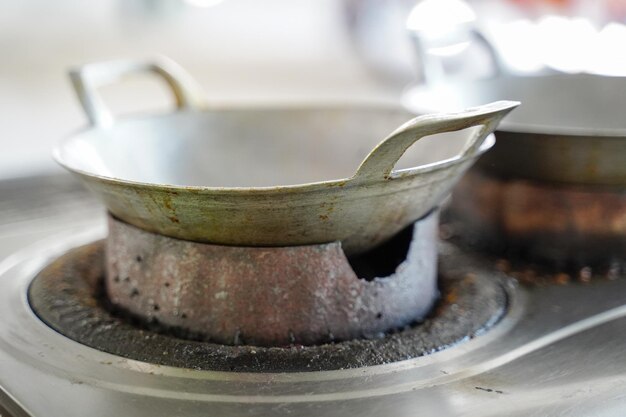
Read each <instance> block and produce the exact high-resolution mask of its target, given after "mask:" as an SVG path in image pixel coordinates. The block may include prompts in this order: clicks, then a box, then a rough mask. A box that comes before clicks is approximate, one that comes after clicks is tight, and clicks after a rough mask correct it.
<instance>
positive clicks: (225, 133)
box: [54, 59, 518, 253]
mask: <svg viewBox="0 0 626 417" xmlns="http://www.w3.org/2000/svg"><path fill="white" fill-rule="evenodd" d="M144 72H151V73H155V74H157V75H159V76H161V77H162V78H163V79H164V80H165V81H166V82H167V84H168V85H169V86H170V87H171V90H172V92H173V94H174V96H175V98H176V103H177V105H178V110H177V111H175V112H172V113H169V114H165V115H153V116H149V117H133V118H125V119H119V120H113V117H112V116H111V113H110V111H109V110H108V109H107V108H106V106H105V105H104V103H103V101H102V100H101V99H100V98H99V95H98V94H97V93H96V89H97V88H98V87H100V86H102V85H103V84H105V83H111V82H114V81H116V80H117V79H119V78H120V77H122V76H125V75H129V74H133V73H144ZM71 78H72V81H73V83H74V86H75V88H76V90H77V92H78V96H79V98H80V100H81V103H82V104H83V107H84V109H85V111H86V113H87V116H88V118H89V120H90V121H91V125H92V126H91V127H89V128H87V129H85V130H83V131H81V132H79V133H77V134H75V135H73V136H71V137H69V138H67V139H66V140H64V141H63V142H62V143H61V144H60V145H59V146H58V147H57V148H56V149H55V151H54V156H55V158H56V160H57V161H58V162H59V163H60V164H61V165H63V166H64V167H65V168H67V169H68V170H70V171H71V172H73V173H75V174H76V175H78V177H80V178H81V179H82V180H83V181H84V182H85V183H86V185H87V186H88V187H89V188H90V189H91V190H92V191H93V192H94V193H95V194H97V195H98V196H100V197H101V198H102V200H103V201H104V203H105V205H106V207H107V208H108V210H110V212H111V213H112V214H113V215H114V216H116V217H117V218H119V219H121V220H123V221H125V222H127V223H130V224H132V225H135V226H137V227H140V228H142V229H145V230H148V231H152V232H156V233H160V234H163V235H166V236H171V237H175V238H180V239H186V240H191V241H200V242H211V243H217V244H225V245H242V246H287V245H300V244H317V243H325V242H331V241H341V242H342V243H343V246H344V250H345V251H346V253H357V252H362V251H365V250H367V249H369V248H372V247H373V246H375V245H377V244H378V243H381V242H383V241H385V240H386V239H388V238H389V237H391V236H392V235H394V234H395V233H396V232H398V231H399V230H401V229H402V228H404V227H406V226H407V225H409V224H410V223H411V222H413V221H415V220H417V219H419V218H420V217H422V216H424V215H425V214H427V213H428V212H429V211H430V210H432V209H433V208H434V207H435V206H437V204H439V203H440V202H441V200H442V199H443V198H444V197H445V196H446V194H448V192H449V191H450V189H451V188H452V186H453V185H454V184H455V183H456V182H457V180H458V179H459V177H460V176H461V175H462V174H463V172H465V171H466V170H467V169H468V168H469V167H470V165H471V164H472V163H473V162H474V161H475V160H476V159H477V158H478V156H479V155H481V154H482V153H483V152H485V151H486V150H487V149H489V148H490V147H491V146H492V145H493V143H494V139H493V136H492V135H490V134H491V132H492V131H493V130H494V129H495V128H496V126H497V124H498V123H499V122H500V120H501V119H502V118H503V117H504V116H505V115H506V114H507V113H508V112H509V111H510V110H512V109H513V108H514V107H515V106H517V104H518V103H515V102H507V101H502V102H497V103H492V104H489V105H486V106H483V107H478V108H474V109H470V110H468V111H464V112H460V113H450V114H437V115H429V116H422V117H418V118H414V119H412V120H409V121H408V122H406V120H408V119H410V118H411V117H412V116H411V115H410V114H409V113H406V112H405V111H402V110H398V109H389V108H384V107H363V106H360V107H359V106H357V107H354V106H345V107H336V108H294V107H281V108H256V109H247V108H231V109H218V108H210V109H209V108H207V107H206V106H205V104H204V98H203V94H202V93H201V92H200V91H201V90H200V89H199V88H198V87H197V85H196V83H195V82H194V81H193V80H192V79H191V78H190V77H189V75H187V74H186V73H185V72H184V71H183V70H182V69H181V68H180V67H178V66H177V65H176V64H174V63H173V62H171V61H169V60H165V59H160V60H156V61H154V62H149V63H137V62H127V61H121V62H120V61H115V62H107V63H100V64H91V65H87V66H84V67H82V68H79V69H77V70H75V71H73V72H72V73H71ZM402 122H406V123H404V124H402ZM399 125H401V126H400V127H398V128H397V129H396V130H394V131H393V132H392V133H391V134H390V135H387V133H388V132H389V131H392V130H393V128H395V127H397V126H399ZM472 127H474V128H472ZM470 128H472V129H470ZM463 129H465V130H463ZM460 130H462V132H461V133H460V141H459V139H458V138H457V141H456V143H457V144H460V146H459V147H458V153H457V154H452V155H447V156H444V157H441V158H439V157H437V159H435V160H430V161H429V160H428V158H426V162H427V163H426V164H423V165H422V164H420V166H418V167H416V168H409V169H402V170H397V171H394V166H395V165H396V162H397V161H398V160H399V159H400V158H401V156H402V155H403V154H404V153H405V151H406V150H407V149H408V148H409V147H411V146H412V145H413V144H414V143H415V142H416V141H418V140H420V139H421V138H423V137H426V136H429V135H434V134H439V133H442V132H452V131H460ZM385 136H387V137H386V138H385V139H384V140H382V142H380V143H379V144H378V145H377V146H375V147H374V144H376V143H377V142H378V141H380V138H383V137H385ZM372 147H374V149H373V150H372V151H371V152H370V153H369V154H366V152H367V150H369V149H371V148H372ZM365 148H368V149H366V152H363V150H364V149H365ZM365 155H366V157H365V158H364V159H362V158H363V156H365ZM426 156H428V155H426ZM360 159H362V163H360V164H359V160H360ZM354 172H356V173H354Z"/></svg>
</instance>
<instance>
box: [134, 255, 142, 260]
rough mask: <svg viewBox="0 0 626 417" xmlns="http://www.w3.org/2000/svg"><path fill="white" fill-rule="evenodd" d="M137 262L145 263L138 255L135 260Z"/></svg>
mask: <svg viewBox="0 0 626 417" xmlns="http://www.w3.org/2000/svg"><path fill="white" fill-rule="evenodd" d="M135 260H136V261H137V262H141V261H143V258H142V257H141V256H140V255H137V257H136V258H135Z"/></svg>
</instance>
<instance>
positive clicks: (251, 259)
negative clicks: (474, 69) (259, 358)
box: [105, 212, 438, 346]
mask: <svg viewBox="0 0 626 417" xmlns="http://www.w3.org/2000/svg"><path fill="white" fill-rule="evenodd" d="M437 221H438V215H437V213H436V212H433V213H431V214H429V215H428V216H426V217H425V218H423V219H421V220H419V221H418V222H416V223H415V225H413V226H412V227H410V228H408V229H407V230H405V231H404V232H402V233H401V234H400V235H398V236H396V237H395V238H393V239H392V240H391V241H389V242H387V243H386V244H383V245H382V246H380V247H379V248H377V249H376V250H373V251H370V252H368V253H365V254H362V255H359V257H357V258H350V259H349V258H347V257H346V255H345V254H344V252H343V250H342V248H341V244H340V243H339V242H335V243H329V244H323V245H307V246H291V247H233V246H220V245H210V244H204V243H198V242H190V241H183V240H178V239H174V238H170V237H166V236H162V235H158V234H154V233H150V232H146V231H143V230H141V229H138V228H136V227H134V226H131V225H128V224H126V223H124V222H122V221H120V220H117V219H115V218H113V217H112V216H110V217H109V236H108V238H107V240H106V274H105V292H106V295H107V297H108V299H109V301H110V302H111V304H112V305H114V306H115V307H116V308H118V309H119V310H122V311H125V312H126V313H129V314H131V315H133V316H136V317H138V318H141V319H142V320H144V321H158V322H159V323H160V324H161V325H165V326H169V327H172V328H176V329H179V330H180V331H182V332H184V333H185V334H189V335H196V337H200V338H203V339H209V340H212V341H215V342H218V343H221V344H226V345H240V344H252V345H257V346H286V345H290V344H294V343H295V344H302V345H311V344H317V343H324V342H331V341H340V340H350V339H354V338H360V337H375V336H376V335H378V334H381V333H384V332H386V331H388V330H392V329H397V328H402V327H403V326H406V325H409V324H411V323H413V322H415V321H418V320H421V319H423V318H424V317H425V316H426V314H428V312H429V311H430V310H431V307H432V305H433V303H434V302H435V300H436V298H437V295H438V289H437V272H436V270H437V265H436V263H437V248H436V241H437V238H436V232H437Z"/></svg>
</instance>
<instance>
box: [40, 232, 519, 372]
mask: <svg viewBox="0 0 626 417" xmlns="http://www.w3.org/2000/svg"><path fill="white" fill-rule="evenodd" d="M103 246H104V245H103V243H102V242H97V243H93V244H90V245H87V246H83V247H80V248H77V249H74V250H72V251H70V252H68V253H67V254H65V255H63V256H62V257H60V258H59V259H58V260H56V261H54V262H53V263H51V264H50V265H49V266H47V267H46V268H45V269H44V270H43V271H41V273H39V274H38V275H37V277H36V278H35V279H34V281H33V283H32V284H31V286H30V291H29V301H30V305H31V306H32V308H33V309H34V311H35V312H36V314H37V315H38V316H39V318H40V319H41V320H43V321H44V322H46V323H47V324H48V325H49V326H50V327H52V328H53V329H55V330H56V331H58V332H59V333H61V334H63V335H65V336H67V337H69V338H71V339H73V340H75V341H77V342H79V343H81V344H84V345H87V346H90V347H93V348H96V349H98V350H101V351H105V352H109V353H112V354H115V355H119V356H122V357H126V358H130V359H135V360H140V361H145V362H149V363H154V364H159V365H167V366H176V367H183V368H192V369H203V370H219V371H238V372H241V371H245V372H285V371H290V372H294V371H296V372H297V371H300V372H302V371H320V370H333V369H345V368H358V367H364V366H366V367H367V366H373V365H380V364H385V363H391V362H395V361H402V360H406V359H410V358H415V357H419V356H422V355H425V354H429V353H432V352H436V351H439V350H442V349H445V348H446V347H449V346H453V345H456V344H458V343H460V342H462V341H467V340H469V339H471V338H473V337H474V336H476V335H478V334H481V333H484V332H485V331H487V330H488V329H489V328H491V327H492V326H493V325H494V324H495V323H497V322H498V320H499V319H500V318H501V317H502V316H503V314H504V313H505V311H506V305H507V296H506V290H505V289H504V286H505V283H504V282H502V281H501V280H499V279H493V277H492V276H490V274H486V273H485V272H484V271H481V270H478V269H470V270H471V271H473V272H471V273H470V272H468V271H470V270H468V269H465V268H458V266H457V268H456V269H454V267H453V265H454V264H456V263H457V262H455V260H454V257H455V256H454V255H450V256H447V257H444V258H443V261H442V264H443V265H448V266H444V267H443V270H442V272H441V274H440V285H441V288H442V297H441V301H440V302H439V304H438V305H437V307H436V309H435V311H434V312H433V313H432V314H431V316H430V317H428V318H427V319H426V320H425V321H424V322H422V323H419V324H415V325H412V326H406V327H405V328H404V329H399V330H396V331H393V332H390V333H388V334H386V335H380V336H379V337H377V338H373V339H354V340H349V341H344V342H339V343H332V344H322V345H316V346H301V345H292V346H288V347H283V348H267V347H260V346H228V345H222V344H216V343H211V342H204V341H199V340H189V339H188V340H185V339H184V338H185V337H187V338H191V339H194V338H196V339H197V338H198V336H199V335H197V334H189V333H188V332H186V331H184V330H182V331H181V330H180V329H177V328H171V327H169V326H161V325H159V324H157V323H154V322H153V323H146V322H144V321H141V320H139V319H137V318H136V317H135V318H134V319H131V320H129V318H128V316H126V315H124V314H119V312H118V314H115V312H111V311H110V310H109V309H108V303H107V301H106V300H105V299H104V294H103V290H102V286H103V279H104V275H105V272H104V253H103Z"/></svg>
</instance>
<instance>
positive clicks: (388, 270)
mask: <svg viewBox="0 0 626 417" xmlns="http://www.w3.org/2000/svg"><path fill="white" fill-rule="evenodd" d="M412 241H413V225H410V226H408V227H406V228H404V229H403V230H401V231H400V232H398V234H396V235H395V236H394V237H392V238H391V239H389V240H388V241H386V242H384V243H382V244H380V245H378V246H377V247H375V248H374V249H371V250H369V251H367V252H364V253H361V254H359V255H355V256H350V257H349V258H348V262H350V266H351V267H352V269H353V270H354V272H355V273H356V275H357V276H358V277H359V278H360V279H364V280H366V281H372V280H374V278H384V277H388V276H389V275H391V274H393V273H394V272H396V269H397V268H398V266H399V265H400V264H401V263H402V262H404V261H405V260H406V257H407V255H408V253H409V247H410V246H411V242H412Z"/></svg>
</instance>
